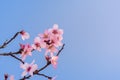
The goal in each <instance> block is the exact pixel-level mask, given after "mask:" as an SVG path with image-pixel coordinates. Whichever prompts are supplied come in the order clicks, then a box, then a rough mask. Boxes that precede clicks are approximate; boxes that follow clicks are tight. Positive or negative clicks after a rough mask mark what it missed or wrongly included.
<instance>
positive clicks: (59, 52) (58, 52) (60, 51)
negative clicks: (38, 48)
mask: <svg viewBox="0 0 120 80" xmlns="http://www.w3.org/2000/svg"><path fill="white" fill-rule="evenodd" d="M64 46H65V44H63V46H62V48H61V49H60V50H59V51H58V53H57V55H56V56H59V54H60V53H61V51H62V50H63V49H64Z"/></svg>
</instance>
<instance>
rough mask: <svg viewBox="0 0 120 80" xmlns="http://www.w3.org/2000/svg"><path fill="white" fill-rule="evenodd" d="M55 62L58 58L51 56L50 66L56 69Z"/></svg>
mask: <svg viewBox="0 0 120 80" xmlns="http://www.w3.org/2000/svg"><path fill="white" fill-rule="evenodd" d="M57 60H58V56H52V58H51V64H52V66H53V67H54V68H56V67H57Z"/></svg>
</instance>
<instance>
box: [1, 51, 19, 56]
mask: <svg viewBox="0 0 120 80" xmlns="http://www.w3.org/2000/svg"><path fill="white" fill-rule="evenodd" d="M11 54H20V50H19V51H17V52H8V53H0V56H10V55H11Z"/></svg>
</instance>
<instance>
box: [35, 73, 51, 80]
mask: <svg viewBox="0 0 120 80" xmlns="http://www.w3.org/2000/svg"><path fill="white" fill-rule="evenodd" d="M36 75H39V76H43V77H45V78H48V79H52V77H50V76H47V75H45V74H40V73H37V74H36Z"/></svg>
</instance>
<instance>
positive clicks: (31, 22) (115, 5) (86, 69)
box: [0, 0, 120, 80]
mask: <svg viewBox="0 0 120 80" xmlns="http://www.w3.org/2000/svg"><path fill="white" fill-rule="evenodd" d="M54 23H57V24H59V27H60V28H62V29H63V30H64V40H63V42H64V43H65V44H66V45H65V49H64V50H63V51H62V53H61V55H60V57H59V64H58V68H57V69H56V70H54V69H53V68H52V66H49V67H48V68H47V69H46V70H45V71H43V72H41V73H46V74H47V75H49V76H55V75H57V79H56V80H120V1H119V0H0V44H2V43H3V42H4V41H5V40H6V39H9V38H11V37H12V36H13V35H14V34H15V33H16V32H17V31H20V30H22V29H24V30H26V31H27V32H29V33H30V35H31V38H30V39H29V40H26V41H22V40H21V37H20V36H18V37H17V38H16V39H15V41H14V42H12V43H11V44H10V45H9V46H8V47H7V49H4V50H0V53H2V52H9V51H17V50H18V49H19V43H28V42H29V43H32V42H33V39H34V37H35V36H37V34H38V33H42V32H43V31H44V30H45V29H47V28H51V27H52V25H53V24H54ZM34 54H35V55H34V56H33V57H28V58H27V60H26V62H28V63H30V62H31V61H32V59H36V63H37V64H39V67H42V65H44V64H45V62H44V59H43V54H44V51H43V52H42V53H38V52H34ZM19 64H20V63H19V62H18V61H16V60H15V59H14V58H12V57H0V80H3V75H4V73H8V74H11V75H15V80H18V79H19V78H20V77H21V76H20V75H21V73H22V71H23V70H22V69H20V67H19ZM30 80H47V79H46V78H44V77H38V76H34V77H32V78H31V79H30Z"/></svg>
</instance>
